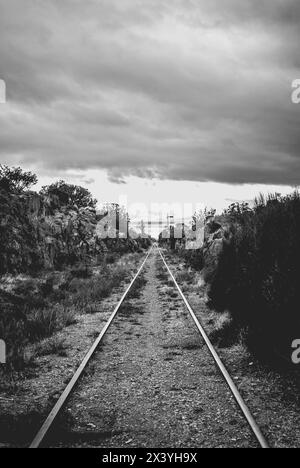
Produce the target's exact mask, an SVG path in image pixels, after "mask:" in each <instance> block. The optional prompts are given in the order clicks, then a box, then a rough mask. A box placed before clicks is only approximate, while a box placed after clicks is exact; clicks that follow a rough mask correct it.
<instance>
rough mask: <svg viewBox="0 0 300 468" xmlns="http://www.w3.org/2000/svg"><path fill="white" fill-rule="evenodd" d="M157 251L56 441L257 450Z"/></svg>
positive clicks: (76, 396)
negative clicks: (163, 271) (163, 273)
mask: <svg viewBox="0 0 300 468" xmlns="http://www.w3.org/2000/svg"><path fill="white" fill-rule="evenodd" d="M161 267H162V265H161V260H159V257H158V253H157V251H154V253H153V254H151V256H150V258H149V260H148V262H147V266H146V268H145V272H144V279H145V284H144V286H143V287H142V289H141V294H140V297H139V298H137V297H136V298H134V299H131V300H130V301H128V302H127V303H126V304H125V306H124V307H123V309H122V310H121V312H120V314H119V315H118V317H117V318H116V321H115V323H114V325H113V327H112V328H111V330H110V332H109V333H108V335H107V336H106V338H105V340H104V342H103V346H102V349H101V350H99V352H98V354H97V357H96V358H95V360H94V362H93V364H92V366H91V368H90V369H89V371H88V374H87V375H86V376H85V378H84V379H83V381H82V382H81V384H80V386H79V387H78V389H77V391H76V392H75V394H74V395H73V397H72V398H71V400H70V401H69V404H68V407H67V408H66V414H67V416H68V417H66V416H64V417H63V420H64V421H68V423H67V424H66V423H64V424H63V426H61V427H60V430H58V428H57V430H56V435H58V437H55V435H54V438H53V439H52V442H51V445H52V446H59V447H62V446H63V447H66V446H67V447H105V448H107V447H109V448H114V447H157V448H158V447H174V448H181V447H256V446H257V444H256V441H255V440H254V439H253V436H252V434H251V433H250V431H249V429H248V427H247V425H246V423H245V421H244V419H243V417H242V416H241V415H240V413H239V411H238V410H237V407H236V404H235V403H234V401H233V399H232V397H231V395H230V392H229V390H228V389H227V387H226V385H225V384H224V382H223V380H222V378H221V376H220V375H219V373H218V371H217V369H216V367H215V365H214V362H213V360H212V358H211V357H210V355H209V353H208V351H207V349H206V348H205V346H204V343H203V341H202V340H201V338H200V337H199V335H198V333H197V331H196V330H195V327H194V326H193V322H192V320H191V318H190V316H189V315H188V312H187V311H186V309H185V307H184V304H183V302H182V300H181V299H180V297H179V296H178V294H177V293H176V291H175V289H174V287H172V286H169V285H168V284H166V281H165V280H163V278H161V277H159V278H158V274H160V275H161V272H160V269H161Z"/></svg>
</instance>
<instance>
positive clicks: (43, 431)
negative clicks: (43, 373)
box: [30, 246, 269, 448]
mask: <svg viewBox="0 0 300 468" xmlns="http://www.w3.org/2000/svg"><path fill="white" fill-rule="evenodd" d="M153 249H157V250H158V252H159V255H160V257H161V260H162V262H163V264H164V266H165V268H166V270H167V271H168V274H169V275H170V277H171V279H172V282H173V283H174V286H175V287H176V289H177V290H178V292H179V295H180V297H181V298H182V300H183V302H184V304H185V306H186V308H187V310H188V312H189V314H190V315H191V317H192V319H193V321H194V324H195V326H196V328H197V330H198V332H199V333H200V335H201V337H202V338H203V340H204V342H205V344H206V346H207V348H208V350H209V352H210V354H211V355H212V357H213V359H214V361H215V363H216V366H217V368H218V370H219V372H220V373H221V375H222V377H223V378H224V380H225V382H226V384H227V386H228V388H229V389H230V391H231V393H232V395H233V397H234V400H235V401H236V403H237V405H238V407H239V409H240V411H241V413H242V414H243V416H244V418H245V420H246V422H247V423H248V425H249V427H250V429H251V431H252V433H253V435H254V436H255V438H256V440H257V442H258V443H259V445H260V447H261V448H269V445H268V442H267V440H266V438H265V437H264V435H263V433H262V431H261V429H260V428H259V426H258V424H257V423H256V421H255V419H254V417H253V415H252V414H251V412H250V410H249V408H248V406H247V405H246V403H245V401H244V399H243V398H242V396H241V394H240V392H239V390H238V388H237V386H236V385H235V383H234V380H233V379H232V377H231V376H230V374H229V372H228V371H227V369H226V367H225V366H224V364H223V362H222V360H221V359H220V357H219V355H218V353H217V351H216V350H215V348H214V346H213V344H212V343H211V341H210V339H209V337H208V335H207V333H206V332H205V330H204V328H203V326H202V325H201V323H200V322H199V320H198V319H197V317H196V315H195V312H194V311H193V309H192V307H191V306H190V304H189V302H188V300H187V298H186V297H185V295H184V294H183V292H182V290H181V288H180V286H179V284H178V283H177V281H176V279H175V277H174V275H173V273H172V271H171V269H170V267H169V266H168V264H167V262H166V259H165V257H164V255H163V253H162V251H161V250H160V249H159V248H158V247H156V246H153V247H152V248H151V249H150V251H149V252H148V253H147V255H146V258H145V259H144V261H143V262H142V265H141V266H140V268H139V270H138V272H137V273H136V275H135V276H134V278H133V279H132V281H131V283H130V285H129V286H128V287H127V289H126V291H125V292H124V294H123V296H122V298H121V299H120V301H119V303H118V304H117V306H116V307H115V309H114V311H113V313H112V314H111V316H110V318H109V320H108V321H107V323H106V325H105V326H104V328H103V329H102V331H101V333H100V335H99V336H98V337H97V339H96V340H95V342H94V343H93V345H92V346H91V348H90V349H89V351H88V353H87V355H86V356H85V358H84V359H83V361H82V363H81V364H80V366H79V367H78V369H77V371H76V372H75V374H74V375H73V377H72V379H71V380H70V382H69V384H68V385H67V387H66V388H65V390H64V391H63V393H62V394H61V396H60V398H59V399H58V401H57V403H56V404H55V406H54V407H53V409H52V410H51V412H50V414H49V415H48V417H47V419H46V420H45V422H44V424H43V425H42V427H41V428H40V430H39V431H38V433H37V435H36V437H35V438H34V440H33V442H32V443H31V445H30V448H39V447H41V446H42V445H43V443H44V442H45V440H46V439H47V436H48V435H49V433H50V431H51V430H52V429H53V426H54V424H55V422H56V420H57V417H58V416H59V415H60V414H61V412H62V410H63V409H64V407H65V405H66V403H67V401H68V400H69V398H70V396H71V395H72V393H73V391H74V389H75V388H76V386H77V384H78V382H79V380H80V378H81V377H82V375H83V373H84V371H85V369H86V368H87V366H88V364H89V362H90V361H91V359H92V358H93V356H94V354H95V352H96V350H97V349H98V347H99V345H100V343H101V342H102V340H103V338H104V336H105V335H106V333H107V332H108V330H109V328H110V326H111V325H112V323H113V321H114V319H115V318H116V316H117V314H118V312H119V310H120V308H121V306H122V305H123V303H124V301H125V299H126V298H127V296H128V295H129V293H130V291H131V289H132V287H133V285H134V284H135V282H136V280H137V278H138V277H139V276H140V274H141V273H142V271H143V269H144V266H145V264H146V262H147V260H148V258H149V256H150V255H151V253H152V251H153Z"/></svg>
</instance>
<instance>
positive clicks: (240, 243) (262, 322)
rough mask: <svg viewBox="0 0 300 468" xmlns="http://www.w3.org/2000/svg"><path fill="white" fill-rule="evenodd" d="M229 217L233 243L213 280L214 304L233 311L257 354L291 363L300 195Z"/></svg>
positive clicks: (299, 268)
mask: <svg viewBox="0 0 300 468" xmlns="http://www.w3.org/2000/svg"><path fill="white" fill-rule="evenodd" d="M226 215H227V221H228V224H229V231H230V238H231V241H230V242H229V243H225V244H224V249H223V252H222V254H221V256H220V259H219V262H218V264H217V268H216V270H215V272H214V274H213V275H212V278H211V281H210V283H211V287H210V293H209V295H210V299H211V301H212V305H213V307H215V308H216V309H218V310H229V311H230V313H231V316H232V319H233V322H234V325H235V326H236V325H237V326H238V327H239V328H240V329H243V330H245V331H246V334H245V336H246V340H247V343H248V344H249V346H250V348H251V349H252V350H253V351H255V352H256V353H259V354H262V355H264V356H269V355H276V356H281V357H282V358H284V359H286V360H289V361H290V354H291V343H292V341H293V340H294V339H295V338H296V337H297V333H298V331H299V329H300V328H299V325H300V314H299V301H300V288H299V277H300V243H299V239H300V195H299V193H298V192H295V193H294V194H292V195H290V196H287V197H281V196H280V195H274V196H269V197H268V198H267V199H264V198H263V197H260V198H259V199H258V200H257V201H256V204H255V207H254V209H250V208H249V207H248V206H245V205H244V206H239V205H235V206H232V207H231V209H230V210H229V211H228V212H227V213H226Z"/></svg>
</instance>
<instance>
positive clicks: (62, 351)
mask: <svg viewBox="0 0 300 468" xmlns="http://www.w3.org/2000/svg"><path fill="white" fill-rule="evenodd" d="M66 349H67V345H66V343H65V340H64V339H63V338H59V337H57V336H53V337H51V338H48V339H46V340H44V341H41V342H40V343H38V344H37V345H35V348H34V352H35V355H37V356H49V355H51V354H57V355H58V356H61V357H65V356H66V355H67V353H66Z"/></svg>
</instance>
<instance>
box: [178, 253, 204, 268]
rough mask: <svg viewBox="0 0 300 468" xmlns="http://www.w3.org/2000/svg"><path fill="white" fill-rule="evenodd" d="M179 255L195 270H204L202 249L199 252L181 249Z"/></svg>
mask: <svg viewBox="0 0 300 468" xmlns="http://www.w3.org/2000/svg"><path fill="white" fill-rule="evenodd" d="M179 255H180V256H181V257H182V258H183V259H184V260H185V261H186V262H187V263H188V264H189V265H191V267H193V268H195V270H202V268H203V266H204V259H203V251H202V249H197V250H194V249H192V250H186V249H180V250H179Z"/></svg>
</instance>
